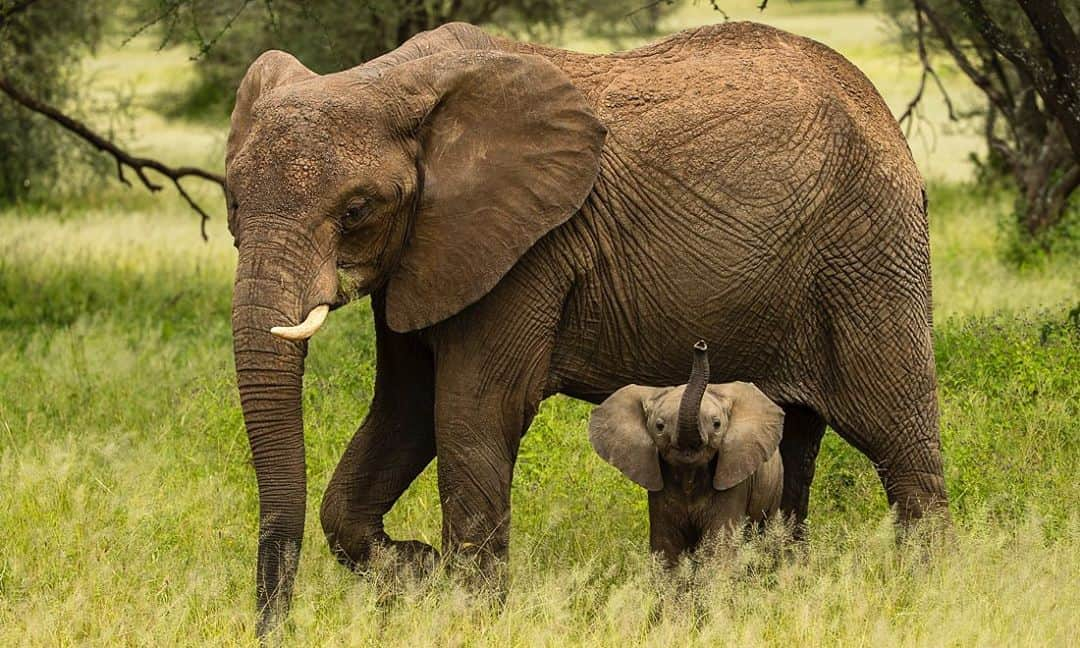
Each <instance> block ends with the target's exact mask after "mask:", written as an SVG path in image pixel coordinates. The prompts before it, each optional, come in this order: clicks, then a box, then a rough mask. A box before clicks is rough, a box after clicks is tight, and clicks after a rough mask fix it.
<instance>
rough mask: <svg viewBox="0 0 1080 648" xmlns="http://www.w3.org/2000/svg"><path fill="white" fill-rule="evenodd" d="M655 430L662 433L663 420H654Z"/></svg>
mask: <svg viewBox="0 0 1080 648" xmlns="http://www.w3.org/2000/svg"><path fill="white" fill-rule="evenodd" d="M656 429H657V431H659V432H663V431H664V421H663V420H661V419H656Z"/></svg>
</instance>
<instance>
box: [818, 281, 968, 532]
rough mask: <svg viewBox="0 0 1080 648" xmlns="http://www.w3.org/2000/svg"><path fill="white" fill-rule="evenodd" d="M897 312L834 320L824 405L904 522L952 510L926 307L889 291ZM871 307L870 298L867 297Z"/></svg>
mask: <svg viewBox="0 0 1080 648" xmlns="http://www.w3.org/2000/svg"><path fill="white" fill-rule="evenodd" d="M882 290H883V291H886V290H887V292H882V293H881V294H888V295H890V296H891V299H892V300H894V301H893V304H894V305H898V306H899V307H900V308H899V309H898V310H896V311H887V312H878V313H858V312H854V311H855V309H854V308H849V309H847V310H843V311H841V312H843V313H845V314H846V316H844V317H842V316H837V317H834V319H833V321H832V326H831V331H830V333H831V334H830V335H829V338H830V339H831V349H830V354H829V355H830V358H831V360H832V366H831V371H830V375H829V376H828V377H827V378H826V381H825V385H824V387H825V391H824V393H823V400H824V401H825V403H826V410H827V420H828V423H829V425H831V426H832V427H833V429H835V430H836V431H837V433H838V434H839V435H840V436H841V437H842V438H844V439H845V440H846V441H848V442H849V443H851V444H852V445H853V446H855V447H856V448H857V449H858V450H859V451H860V452H862V453H863V454H865V455H866V456H867V457H868V458H869V459H870V461H872V462H873V464H874V466H875V468H876V470H877V472H878V476H879V478H880V479H881V482H882V485H883V486H884V487H885V494H886V496H887V498H888V501H889V505H890V506H892V507H893V508H894V509H895V510H896V514H897V517H898V519H899V521H900V522H901V523H904V524H906V523H909V522H913V521H915V520H917V519H919V518H921V517H922V516H923V515H925V514H926V513H929V512H931V511H934V512H938V513H944V514H945V515H946V516H947V514H948V512H947V495H946V492H945V478H944V470H943V467H942V460H941V438H940V436H939V432H938V405H937V390H936V387H937V377H936V374H935V368H934V353H933V345H932V342H931V336H930V327H929V324H928V322H927V321H926V319H924V318H917V319H916V318H912V316H911V313H923V312H925V310H926V306H925V303H924V302H923V301H921V300H919V301H916V302H915V303H911V302H907V303H905V302H904V301H903V300H902V299H900V294H901V292H900V287H899V286H889V287H888V288H883V289H882ZM863 301H865V295H864V296H863Z"/></svg>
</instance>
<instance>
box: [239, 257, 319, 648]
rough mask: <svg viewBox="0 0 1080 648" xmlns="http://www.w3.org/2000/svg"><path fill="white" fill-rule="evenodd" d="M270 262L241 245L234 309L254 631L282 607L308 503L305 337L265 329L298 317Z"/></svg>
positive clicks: (290, 291) (290, 284)
mask: <svg viewBox="0 0 1080 648" xmlns="http://www.w3.org/2000/svg"><path fill="white" fill-rule="evenodd" d="M262 254H264V253H258V255H259V256H262ZM276 261H277V260H275V263H274V264H273V265H274V266H277V265H278V263H277V262H276ZM270 265H271V264H269V263H264V261H263V259H260V258H258V257H257V256H254V255H253V254H251V253H250V251H249V250H243V249H241V252H240V261H239V264H238V266H237V274H236V284H235V289H234V294H233V310H232V324H233V350H234V355H235V361H236V382H237V386H238V387H239V391H240V404H241V407H242V409H243V413H244V425H245V427H246V428H247V434H248V441H249V442H250V445H251V456H252V461H253V463H254V467H255V477H256V480H257V481H258V488H259V548H258V568H257V574H256V579H257V581H256V596H257V604H258V611H259V617H258V626H257V628H256V630H257V633H258V634H259V636H263V635H265V634H266V633H268V632H269V631H271V630H272V629H273V628H274V627H276V625H277V623H278V622H279V621H280V620H281V619H283V618H284V615H285V613H286V612H287V610H288V606H289V601H290V599H291V597H292V587H293V581H294V579H295V576H296V566H297V559H298V557H299V554H300V544H301V541H302V539H303V533H304V516H305V511H306V504H307V502H306V499H307V482H306V473H305V460H304V422H303V410H302V407H301V395H302V394H301V392H302V385H303V377H304V358H305V356H306V355H307V342H306V341H288V340H285V339H282V338H280V337H278V336H275V335H273V334H271V332H270V328H271V326H272V325H274V324H278V323H279V322H281V321H294V322H295V321H297V320H298V319H299V318H300V316H301V315H302V312H301V311H302V308H303V307H302V306H301V300H300V298H299V297H298V294H299V290H298V289H297V286H299V285H301V284H300V283H299V282H295V281H292V280H291V279H290V278H289V277H283V276H281V275H280V274H274V273H271V272H267V271H266V270H264V269H263V268H265V267H268V266H270ZM286 267H288V266H286ZM292 267H296V266H292Z"/></svg>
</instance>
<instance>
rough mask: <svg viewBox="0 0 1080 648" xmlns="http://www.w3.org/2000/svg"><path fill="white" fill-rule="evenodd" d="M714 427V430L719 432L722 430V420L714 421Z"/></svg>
mask: <svg viewBox="0 0 1080 648" xmlns="http://www.w3.org/2000/svg"><path fill="white" fill-rule="evenodd" d="M712 427H713V429H714V430H719V429H720V419H714V420H713V422H712Z"/></svg>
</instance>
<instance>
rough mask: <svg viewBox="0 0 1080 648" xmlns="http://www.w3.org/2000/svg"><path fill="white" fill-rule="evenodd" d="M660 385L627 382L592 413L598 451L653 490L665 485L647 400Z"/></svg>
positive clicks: (592, 438)
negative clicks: (648, 414)
mask: <svg viewBox="0 0 1080 648" xmlns="http://www.w3.org/2000/svg"><path fill="white" fill-rule="evenodd" d="M657 392H658V389H657V388H656V387H642V386H640V385H627V386H626V387H623V388H622V389H620V390H619V391H617V392H615V393H614V394H612V395H611V396H609V397H608V398H607V400H605V401H604V402H603V403H601V404H600V405H598V406H597V407H596V409H594V410H593V412H592V416H590V417H589V442H590V443H592V447H593V449H594V450H596V454H598V455H600V457H601V458H602V459H603V460H604V461H606V462H608V463H609V464H611V465H612V466H615V467H616V468H618V469H619V470H620V471H621V472H622V473H623V474H624V475H626V476H627V477H629V478H630V479H631V480H633V481H634V483H636V484H637V485H639V486H641V487H643V488H645V489H647V490H651V491H658V490H661V489H662V488H663V487H664V480H663V478H662V477H661V476H660V454H659V452H658V451H657V449H656V444H655V443H653V440H652V437H651V436H649V430H648V427H647V425H648V423H647V420H646V416H647V414H646V412H645V403H646V402H648V401H649V400H650V399H652V398H653V397H654V396H655V395H656V393H657Z"/></svg>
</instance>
